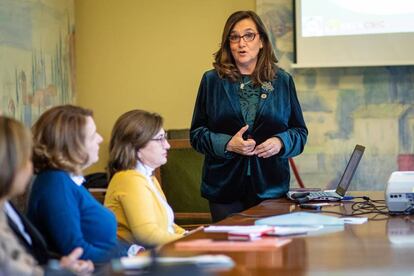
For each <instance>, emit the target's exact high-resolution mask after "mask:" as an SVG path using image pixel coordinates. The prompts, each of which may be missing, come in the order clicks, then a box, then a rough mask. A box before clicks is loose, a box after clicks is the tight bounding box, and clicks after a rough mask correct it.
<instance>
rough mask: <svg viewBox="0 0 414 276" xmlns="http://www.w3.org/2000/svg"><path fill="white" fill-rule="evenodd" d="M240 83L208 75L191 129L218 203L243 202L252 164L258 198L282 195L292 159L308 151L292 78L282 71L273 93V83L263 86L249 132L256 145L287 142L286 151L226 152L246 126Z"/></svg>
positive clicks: (206, 192) (208, 194)
mask: <svg viewBox="0 0 414 276" xmlns="http://www.w3.org/2000/svg"><path fill="white" fill-rule="evenodd" d="M239 85H240V84H239V83H237V82H231V81H229V80H227V79H222V78H220V77H219V76H218V74H217V72H216V71H215V70H210V71H207V72H206V73H204V75H203V78H202V80H201V83H200V87H199V90H198V95H197V99H196V103H195V107H194V113H193V119H192V123H191V129H190V141H191V145H192V146H193V147H194V149H195V150H197V151H198V152H200V153H202V154H204V164H203V172H202V180H201V194H202V196H203V197H205V198H206V199H208V200H210V201H213V202H218V203H229V202H233V201H236V200H239V199H240V197H241V194H240V192H238V191H243V190H244V187H241V185H242V183H243V180H244V178H245V177H247V168H248V163H249V162H250V176H251V180H252V183H253V184H254V185H255V190H256V193H257V196H258V197H260V198H262V199H266V198H278V197H282V196H284V195H285V193H286V192H287V191H288V189H289V181H290V170H289V162H288V158H289V157H293V156H296V155H298V154H300V153H301V152H302V151H303V148H304V146H305V144H306V139H307V135H308V130H307V128H306V125H305V121H304V119H303V114H302V110H301V107H300V104H299V101H298V98H297V95H296V88H295V85H294V82H293V79H292V77H291V76H290V75H289V74H288V73H287V72H285V71H284V70H282V69H278V71H277V73H276V77H275V78H274V80H273V81H272V86H273V91H270V90H271V88H272V87H270V89H265V88H263V87H262V95H261V100H260V103H259V107H258V110H257V114H256V119H255V122H254V125H253V127H252V128H250V127H249V130H250V129H251V131H250V133H247V135H249V136H251V137H252V138H253V139H254V140H255V141H256V144H257V145H258V144H260V143H262V142H264V141H265V140H266V139H268V138H270V137H274V136H276V137H279V138H280V139H281V140H282V142H283V145H284V147H283V149H282V151H281V152H280V153H279V154H278V155H274V156H272V157H269V158H259V157H257V156H243V155H239V154H236V153H226V151H225V148H226V145H227V143H228V141H229V140H230V139H231V137H232V136H233V135H234V134H235V133H236V132H237V131H239V130H240V128H242V127H243V126H245V125H246V122H245V120H244V118H243V115H242V112H241V107H240V100H239V94H238V93H239V92H238V91H239ZM267 88H269V86H268V87H267ZM264 95H266V96H264ZM245 134H246V133H245ZM249 159H250V161H249Z"/></svg>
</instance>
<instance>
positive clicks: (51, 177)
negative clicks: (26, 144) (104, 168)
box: [28, 105, 126, 263]
mask: <svg viewBox="0 0 414 276" xmlns="http://www.w3.org/2000/svg"><path fill="white" fill-rule="evenodd" d="M32 132H33V139H34V149H33V164H34V168H35V172H36V173H37V177H36V179H35V181H34V183H33V187H32V191H31V195H30V199H29V207H28V208H29V211H28V216H29V218H30V220H31V221H32V222H33V223H34V224H35V226H36V227H37V228H38V229H39V230H40V232H42V233H43V235H44V236H45V238H46V241H47V242H48V244H49V245H50V247H51V249H52V250H55V251H56V252H57V253H59V254H62V255H66V254H69V253H70V252H71V251H72V250H73V249H74V248H76V247H81V248H83V255H82V257H81V258H82V259H90V260H92V261H93V262H95V263H102V262H106V261H108V260H109V259H110V258H112V257H117V256H120V255H124V253H125V254H126V249H125V246H121V245H119V244H118V242H117V238H116V230H117V229H116V227H117V224H116V219H115V216H114V214H113V213H112V212H111V211H110V210H108V209H107V208H105V207H104V206H103V205H101V204H100V203H99V202H98V201H97V200H95V198H94V197H93V196H92V195H91V194H90V193H89V192H88V190H87V189H86V188H85V187H83V186H82V183H83V181H84V178H83V176H82V171H83V170H84V169H85V168H87V167H89V166H90V165H91V164H93V163H95V162H96V161H98V151H99V144H100V143H101V142H102V137H101V135H99V134H98V133H97V132H96V125H95V122H94V120H93V117H92V111H90V110H87V109H83V108H81V107H77V106H72V105H63V106H57V107H54V108H51V109H49V110H47V111H46V112H45V113H43V114H42V115H41V116H40V118H39V119H38V120H37V122H36V123H35V124H34V125H33V127H32Z"/></svg>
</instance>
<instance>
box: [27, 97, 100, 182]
mask: <svg viewBox="0 0 414 276" xmlns="http://www.w3.org/2000/svg"><path fill="white" fill-rule="evenodd" d="M88 116H90V117H92V116H93V112H92V111H91V110H89V109H85V108H82V107H78V106H74V105H60V106H56V107H52V108H51V109H49V110H47V111H45V112H44V113H43V114H42V115H41V116H40V118H39V119H38V120H37V121H36V123H35V124H34V125H33V127H32V132H33V141H34V148H33V165H34V168H35V171H36V172H40V171H42V170H46V169H61V170H65V171H68V172H71V173H74V174H80V173H81V170H82V167H83V166H84V165H85V164H86V163H87V162H88V154H87V152H86V149H85V139H86V137H85V135H86V134H85V128H86V121H87V117H88Z"/></svg>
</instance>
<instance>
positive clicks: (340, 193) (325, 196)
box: [287, 145, 365, 202]
mask: <svg viewBox="0 0 414 276" xmlns="http://www.w3.org/2000/svg"><path fill="white" fill-rule="evenodd" d="M364 150H365V147H364V146H361V145H356V146H355V148H354V151H353V152H352V155H351V158H350V159H349V161H348V163H347V164H346V168H345V171H344V172H343V174H342V177H341V180H340V181H339V183H338V186H337V187H336V190H325V191H311V192H298V191H289V192H288V193H287V197H288V198H290V199H292V200H296V201H299V202H300V201H303V202H305V201H312V200H328V201H337V200H341V199H343V198H344V196H345V193H346V191H347V190H348V187H349V185H350V184H351V180H352V177H353V176H354V174H355V171H356V169H357V167H358V165H359V161H360V160H361V158H362V155H363V154H364Z"/></svg>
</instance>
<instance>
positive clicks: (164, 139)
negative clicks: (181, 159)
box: [151, 133, 168, 143]
mask: <svg viewBox="0 0 414 276" xmlns="http://www.w3.org/2000/svg"><path fill="white" fill-rule="evenodd" d="M167 140H168V135H167V133H164V134H161V135H160V136H158V137H155V138H152V139H151V141H157V142H159V143H165V142H167Z"/></svg>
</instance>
